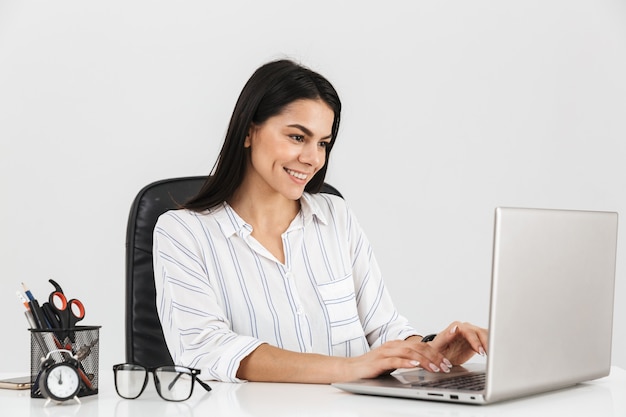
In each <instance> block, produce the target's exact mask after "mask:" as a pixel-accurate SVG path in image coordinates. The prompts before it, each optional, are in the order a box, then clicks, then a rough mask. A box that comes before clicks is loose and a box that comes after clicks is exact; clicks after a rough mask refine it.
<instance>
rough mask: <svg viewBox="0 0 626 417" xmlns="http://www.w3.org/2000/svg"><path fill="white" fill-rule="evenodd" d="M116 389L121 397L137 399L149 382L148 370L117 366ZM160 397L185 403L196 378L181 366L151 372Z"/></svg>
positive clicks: (138, 367) (133, 366)
mask: <svg viewBox="0 0 626 417" xmlns="http://www.w3.org/2000/svg"><path fill="white" fill-rule="evenodd" d="M114 370H115V387H116V389H117V393H118V394H119V395H120V397H123V398H127V399H135V398H137V397H139V396H140V395H141V393H142V392H143V390H144V389H145V388H146V385H147V382H148V372H149V371H148V370H147V369H146V368H144V367H143V366H141V365H132V364H124V365H116V367H115V368H114ZM151 372H153V373H154V385H155V386H156V389H157V392H158V393H159V395H160V396H161V397H162V398H163V399H164V400H168V401H184V400H186V399H188V398H189V397H190V396H191V393H192V391H193V379H194V376H193V374H192V373H191V371H190V370H189V369H187V368H185V367H180V366H162V367H159V368H156V369H155V370H153V371H152V370H151Z"/></svg>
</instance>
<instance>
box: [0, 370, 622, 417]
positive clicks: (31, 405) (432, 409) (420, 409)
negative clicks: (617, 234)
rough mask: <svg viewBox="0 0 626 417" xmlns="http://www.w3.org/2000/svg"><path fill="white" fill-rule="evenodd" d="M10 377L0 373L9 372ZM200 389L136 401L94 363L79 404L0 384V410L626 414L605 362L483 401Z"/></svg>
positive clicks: (311, 390)
mask: <svg viewBox="0 0 626 417" xmlns="http://www.w3.org/2000/svg"><path fill="white" fill-rule="evenodd" d="M9 376H14V375H0V377H9ZM210 385H211V387H213V391H211V392H210V393H207V392H206V391H204V390H203V389H202V388H201V387H198V386H196V387H195V389H194V393H193V396H192V397H191V398H190V399H189V400H187V401H185V402H181V403H171V402H167V401H163V400H162V399H161V398H160V397H159V396H158V394H157V393H156V391H155V390H154V384H153V382H152V380H150V382H149V385H148V388H146V391H145V392H144V393H143V395H142V396H141V397H139V398H138V399H136V400H123V399H121V398H119V397H118V396H117V394H116V393H115V387H114V386H113V372H112V371H111V369H110V367H109V366H106V367H104V369H101V372H100V381H99V393H98V395H95V396H91V397H83V398H81V404H77V403H75V402H70V403H67V404H63V405H54V404H49V405H48V406H47V407H45V408H44V404H45V400H42V399H32V398H30V391H11V390H4V389H0V414H2V415H3V416H11V417H21V416H30V417H38V416H45V417H71V416H89V417H98V416H100V417H112V416H118V417H138V416H150V415H153V416H198V417H200V416H202V417H221V416H228V417H239V416H246V417H250V416H271V417H281V416H289V417H292V416H298V417H300V416H304V417H306V416H324V417H333V416H342V417H343V416H347V417H351V416H355V417H356V416H372V417H380V416H394V417H401V416H437V417H445V416H454V417H464V416H472V417H478V416H498V417H500V416H524V417H526V416H532V417H540V416H574V417H575V416H581V417H582V416H585V417H588V416H593V417H605V416H620V417H624V416H626V371H625V370H623V369H621V368H616V367H614V368H612V370H611V375H610V376H609V377H606V378H603V379H600V380H596V381H593V382H589V383H585V384H580V385H577V386H575V387H572V388H570V389H566V390H561V391H557V392H553V393H549V394H543V395H537V396H533V397H528V398H525V399H520V400H515V401H508V402H504V403H500V404H493V405H487V406H474V405H460V404H446V403H434V402H427V401H418V400H405V399H397V398H383V397H371V396H363V395H355V394H348V393H344V392H342V391H339V390H337V389H336V388H333V387H331V386H328V385H304V384H266V383H246V384H228V383H218V382H211V383H210Z"/></svg>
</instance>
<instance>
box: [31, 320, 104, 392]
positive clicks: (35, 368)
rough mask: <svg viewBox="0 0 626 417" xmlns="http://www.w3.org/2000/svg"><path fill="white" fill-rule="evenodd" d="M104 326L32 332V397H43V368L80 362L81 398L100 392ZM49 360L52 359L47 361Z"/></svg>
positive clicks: (35, 330) (33, 330)
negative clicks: (101, 349)
mask: <svg viewBox="0 0 626 417" xmlns="http://www.w3.org/2000/svg"><path fill="white" fill-rule="evenodd" d="M100 327H101V326H76V327H74V328H71V329H54V330H41V329H30V379H31V382H32V387H31V390H30V396H31V398H43V396H42V394H41V390H40V386H39V377H40V375H41V373H42V371H43V370H44V369H43V367H42V365H44V362H47V363H46V364H45V365H44V366H48V365H49V364H50V363H62V362H68V363H72V364H76V362H77V363H78V369H77V371H78V375H79V377H80V389H79V391H78V394H77V396H78V397H85V396H88V395H95V394H97V393H98V364H99V356H100V355H99V346H100ZM46 359H49V360H48V361H46Z"/></svg>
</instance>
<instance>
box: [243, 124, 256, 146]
mask: <svg viewBox="0 0 626 417" xmlns="http://www.w3.org/2000/svg"><path fill="white" fill-rule="evenodd" d="M254 130H255V126H254V124H251V125H250V127H249V128H248V134H247V135H246V139H245V140H244V141H243V147H244V148H249V147H250V146H251V145H252V135H253V134H254Z"/></svg>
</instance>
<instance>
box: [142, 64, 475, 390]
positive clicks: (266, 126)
mask: <svg viewBox="0 0 626 417" xmlns="http://www.w3.org/2000/svg"><path fill="white" fill-rule="evenodd" d="M340 113H341V102H340V100H339V97H338V95H337V92H336V91H335V89H334V88H333V86H332V85H331V84H330V83H329V82H328V81H327V80H326V79H324V78H323V77H322V76H321V75H319V74H317V73H315V72H313V71H311V70H309V69H307V68H304V67H302V66H300V65H297V64H295V63H293V62H291V61H287V60H281V61H276V62H270V63H268V64H266V65H264V66H262V67H260V68H259V69H258V70H257V71H256V72H255V73H254V74H253V75H252V77H251V78H250V80H249V81H248V82H247V84H246V85H245V86H244V88H243V90H242V92H241V95H240V97H239V99H238V101H237V104H236V106H235V109H234V112H233V115H232V118H231V121H230V125H229V127H228V131H227V133H226V139H225V142H224V145H223V148H222V150H221V152H220V155H219V158H218V161H217V163H216V166H215V167H214V169H213V172H212V175H211V177H210V178H209V179H208V180H207V182H206V183H205V184H204V186H203V187H202V189H201V191H200V192H199V194H198V195H197V196H196V197H194V198H193V199H191V200H190V201H189V202H187V203H186V204H185V206H184V207H183V209H181V210H174V211H170V212H168V213H165V214H163V215H162V216H161V217H160V218H159V220H158V222H157V225H156V228H155V232H154V266H155V268H154V270H155V283H156V288H157V307H158V310H159V316H160V319H161V323H162V326H163V331H164V334H165V339H166V342H167V345H168V348H169V350H170V353H171V354H172V357H173V359H174V362H175V363H177V364H182V365H185V366H190V367H195V368H200V369H202V371H203V374H210V375H211V376H212V378H214V379H217V380H221V381H233V382H239V381H245V380H250V381H280V382H306V383H331V382H336V381H345V380H352V379H356V378H362V377H375V376H377V375H380V374H383V373H386V372H389V371H391V370H393V369H396V368H408V367H417V366H421V367H423V368H425V369H426V370H429V371H432V372H449V370H450V368H451V367H452V366H453V364H454V365H456V364H460V363H463V362H465V361H467V360H468V359H469V358H470V357H472V356H473V355H474V354H475V353H479V354H484V348H483V347H484V346H486V343H487V332H486V331H485V330H484V329H480V328H478V327H475V326H472V325H470V324H467V323H453V324H451V325H450V326H449V327H448V328H447V329H446V330H444V331H443V332H441V333H440V334H439V335H437V337H436V338H435V339H434V340H432V341H430V342H429V343H422V342H421V341H422V337H421V336H419V333H418V332H417V331H416V330H415V329H413V328H412V327H411V326H409V324H408V322H407V320H406V319H405V318H404V317H402V316H401V315H399V314H398V312H397V311H396V309H395V307H394V305H393V303H392V301H391V299H390V297H389V294H388V292H387V290H386V289H385V286H384V283H383V281H382V278H381V273H380V271H379V268H378V265H377V263H376V260H375V258H374V256H373V254H372V250H371V247H370V245H369V243H368V241H367V239H366V237H365V235H364V233H363V231H362V230H361V228H360V227H359V225H358V223H357V221H356V219H355V217H354V215H353V214H352V212H351V211H350V210H349V209H348V208H347V206H346V203H345V201H344V200H343V199H341V198H340V197H336V196H331V195H327V194H319V193H318V191H319V190H320V188H321V186H322V184H323V183H324V176H325V174H326V169H327V166H328V165H327V162H328V157H329V155H330V151H331V149H332V147H333V145H334V143H335V140H336V138H337V132H338V129H339V120H340Z"/></svg>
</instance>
